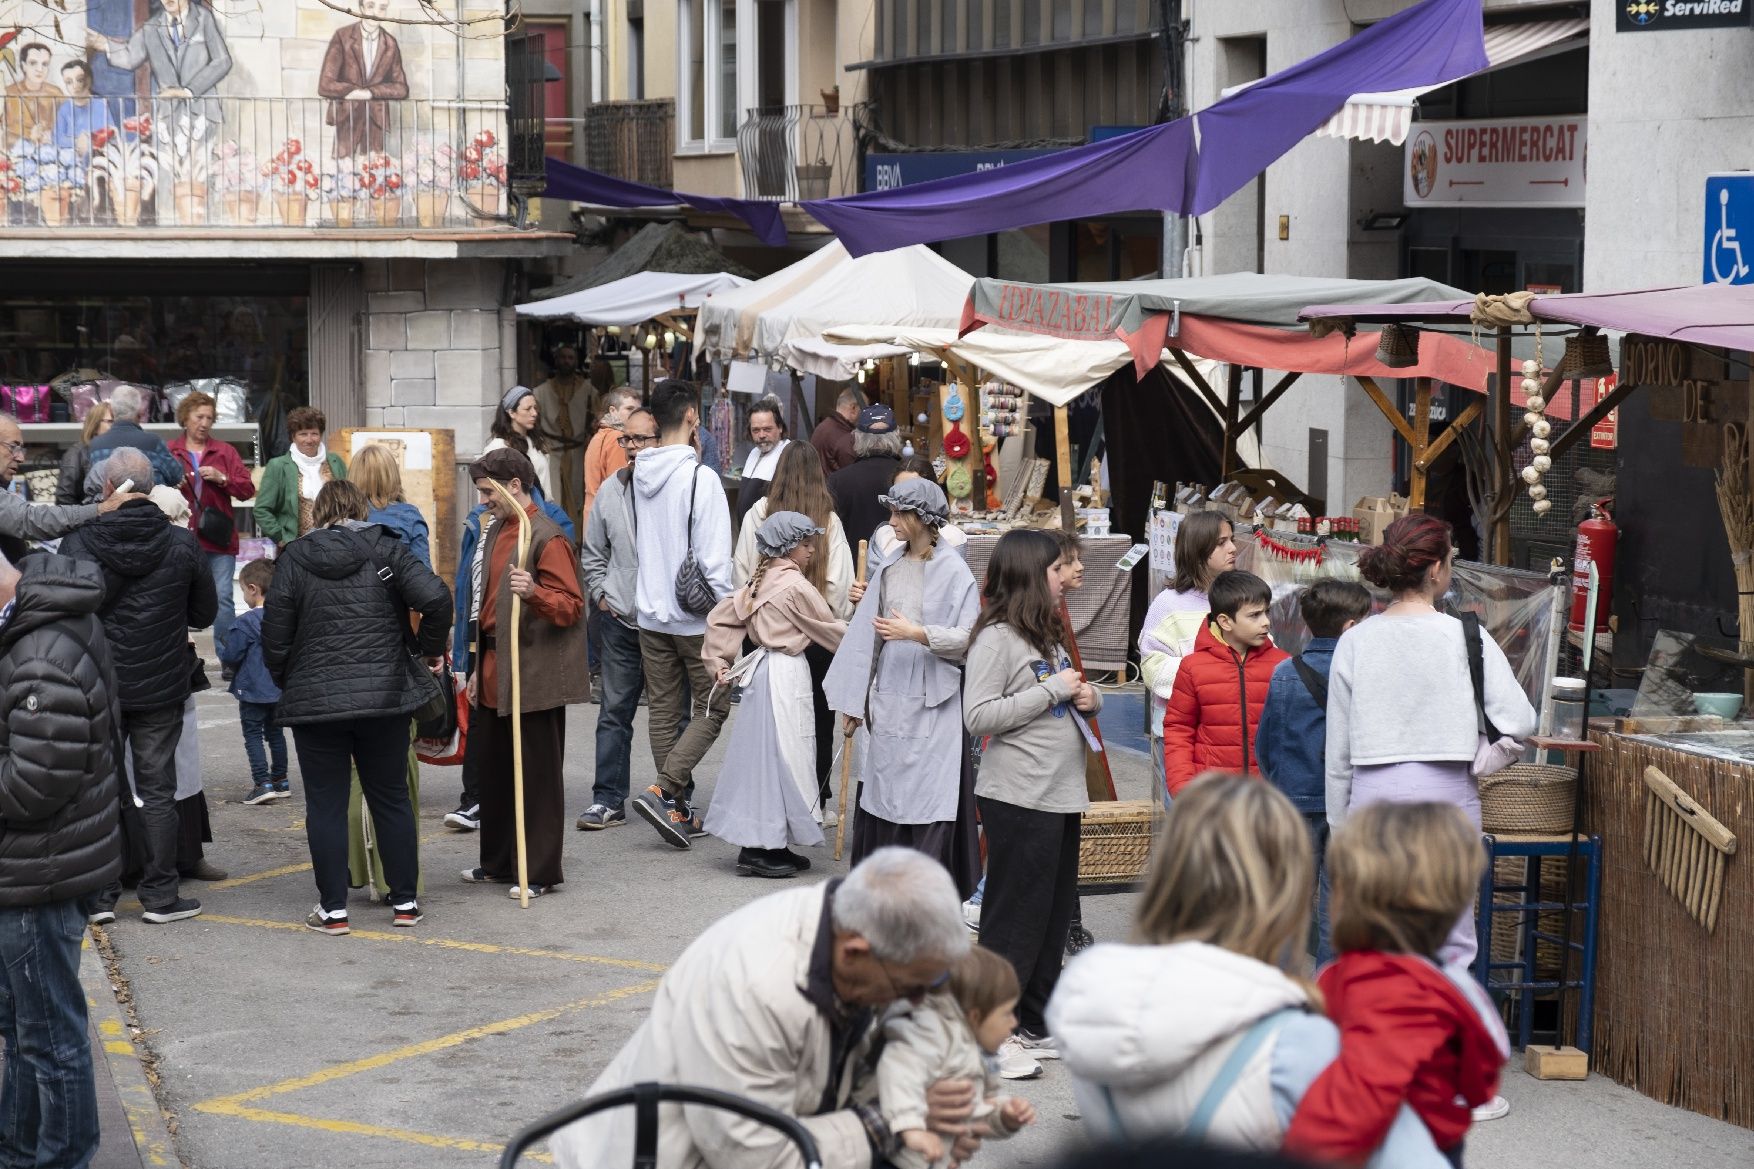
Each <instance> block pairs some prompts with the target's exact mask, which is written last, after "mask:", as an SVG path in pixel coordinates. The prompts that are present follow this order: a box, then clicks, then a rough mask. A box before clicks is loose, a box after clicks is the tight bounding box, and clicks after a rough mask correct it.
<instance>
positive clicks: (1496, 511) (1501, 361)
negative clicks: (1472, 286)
mask: <svg viewBox="0 0 1754 1169" xmlns="http://www.w3.org/2000/svg"><path fill="white" fill-rule="evenodd" d="M1512 364H1513V363H1512V361H1511V352H1510V330H1509V329H1508V328H1505V327H1500V328H1499V330H1498V378H1497V384H1496V385H1495V386H1494V387H1493V390H1494V393H1493V395H1492V426H1491V435H1490V457H1489V458H1488V459H1487V463H1488V465H1489V466H1490V467H1491V468H1492V490H1491V492H1490V494H1489V496H1488V498H1489V499H1490V500H1491V501H1492V505H1491V515H1490V516H1488V517H1487V532H1488V534H1489V535H1490V536H1491V539H1490V541H1489V543H1490V546H1491V548H1492V563H1494V564H1509V563H1510V505H1511V502H1512V501H1513V500H1514V499H1515V498H1516V476H1515V474H1513V473H1512V462H1511V448H1510V379H1511V378H1512V377H1513V376H1514V370H1513V369H1512Z"/></svg>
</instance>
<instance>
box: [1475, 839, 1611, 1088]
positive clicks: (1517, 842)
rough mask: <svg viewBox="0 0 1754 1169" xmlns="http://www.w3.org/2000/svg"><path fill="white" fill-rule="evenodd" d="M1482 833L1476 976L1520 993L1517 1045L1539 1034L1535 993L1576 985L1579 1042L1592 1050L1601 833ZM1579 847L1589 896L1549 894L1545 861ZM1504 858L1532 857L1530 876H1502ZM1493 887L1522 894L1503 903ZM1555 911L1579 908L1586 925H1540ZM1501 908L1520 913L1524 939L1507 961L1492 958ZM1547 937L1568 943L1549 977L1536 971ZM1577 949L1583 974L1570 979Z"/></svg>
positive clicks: (1492, 988) (1572, 884)
mask: <svg viewBox="0 0 1754 1169" xmlns="http://www.w3.org/2000/svg"><path fill="white" fill-rule="evenodd" d="M1480 840H1481V843H1482V844H1483V845H1484V846H1485V849H1486V874H1485V876H1483V877H1482V878H1481V879H1480V902H1479V909H1478V910H1477V921H1476V932H1477V936H1478V937H1479V938H1480V949H1479V952H1478V954H1477V955H1476V956H1475V958H1474V977H1475V978H1476V979H1478V980H1479V982H1480V984H1481V985H1482V986H1484V987H1485V988H1486V989H1487V991H1488V992H1490V993H1492V994H1493V995H1495V996H1497V995H1500V994H1508V993H1512V992H1514V993H1515V994H1516V995H1517V996H1518V998H1519V999H1521V1004H1520V1009H1519V1010H1518V1011H1517V1046H1518V1047H1521V1048H1526V1047H1528V1046H1529V1041H1530V1039H1532V1038H1533V1035H1534V1025H1535V1022H1534V1011H1533V1009H1532V1008H1533V1004H1534V998H1535V996H1536V995H1537V994H1540V993H1542V992H1546V991H1560V992H1562V991H1566V990H1575V991H1577V993H1578V1004H1577V1006H1578V1011H1577V1041H1576V1043H1575V1044H1574V1046H1576V1047H1577V1048H1578V1049H1579V1050H1580V1051H1583V1052H1586V1053H1587V1052H1588V1051H1589V1049H1590V1031H1591V1022H1592V1016H1593V1012H1594V1010H1595V1002H1596V990H1595V986H1596V925H1597V911H1598V907H1599V905H1600V902H1601V885H1602V838H1601V837H1599V836H1580V837H1578V838H1577V839H1576V840H1575V842H1574V841H1573V838H1572V837H1571V836H1570V835H1562V836H1525V835H1513V834H1508V833H1491V832H1487V833H1483V834H1482V835H1481V837H1480ZM1574 848H1575V849H1576V856H1577V862H1578V863H1579V864H1581V865H1583V866H1584V873H1583V881H1582V884H1583V900H1582V901H1569V900H1560V901H1547V900H1543V893H1542V886H1541V865H1542V862H1543V861H1549V860H1557V861H1559V862H1561V863H1562V864H1563V863H1564V861H1565V859H1566V858H1567V857H1568V856H1570V855H1572V850H1573V849H1574ZM1501 859H1524V860H1526V861H1527V870H1526V876H1525V877H1524V879H1522V880H1520V881H1516V880H1513V881H1511V882H1510V883H1503V882H1501V880H1500V879H1499V878H1497V877H1496V876H1495V875H1494V873H1495V869H1496V864H1495V862H1497V861H1499V860H1501ZM1568 876H1570V874H1568ZM1565 888H1566V889H1568V890H1569V889H1575V888H1577V882H1576V881H1575V880H1568V881H1567V883H1566V886H1565ZM1495 894H1510V895H1512V896H1514V897H1515V898H1516V900H1514V901H1508V902H1500V901H1498V900H1497V898H1496V897H1495V896H1494V895H1495ZM1570 895H1571V894H1569V893H1568V892H1567V893H1561V894H1560V896H1561V897H1562V898H1564V897H1569V896H1570ZM1553 912H1560V913H1569V914H1581V915H1582V927H1583V928H1582V929H1581V930H1579V929H1577V928H1575V927H1574V928H1573V929H1571V930H1570V931H1569V932H1570V935H1571V936H1570V937H1569V938H1568V937H1565V936H1562V935H1560V934H1553V933H1549V932H1547V931H1545V930H1543V929H1541V928H1540V926H1541V922H1540V915H1541V914H1542V913H1553ZM1500 915H1509V916H1512V917H1513V918H1515V919H1516V930H1517V934H1518V936H1519V937H1520V939H1521V945H1520V946H1519V951H1520V957H1517V958H1515V959H1513V960H1509V961H1503V960H1495V959H1494V958H1493V957H1492V945H1491V938H1492V922H1493V919H1494V918H1496V917H1498V916H1500ZM1543 942H1544V943H1546V944H1548V945H1550V946H1555V947H1565V948H1566V949H1565V958H1566V960H1565V961H1564V962H1563V963H1562V964H1561V967H1560V970H1559V974H1558V976H1557V977H1556V978H1555V977H1548V978H1543V977H1541V976H1540V974H1539V973H1538V971H1537V968H1536V954H1537V950H1538V949H1539V946H1540V944H1541V943H1543ZM1573 955H1576V967H1577V971H1578V974H1577V976H1576V977H1575V978H1570V977H1568V974H1569V972H1570V970H1571V969H1572V966H1573V963H1572V961H1571V959H1572V956H1573Z"/></svg>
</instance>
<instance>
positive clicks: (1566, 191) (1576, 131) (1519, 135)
mask: <svg viewBox="0 0 1754 1169" xmlns="http://www.w3.org/2000/svg"><path fill="white" fill-rule="evenodd" d="M1750 2H1751V3H1754V0H1750ZM1588 138H1589V123H1588V121H1587V120H1586V119H1584V118H1582V117H1551V118H1490V119H1481V120H1478V121H1455V122H1446V121H1437V122H1417V123H1415V124H1414V125H1413V130H1412V132H1411V133H1410V134H1408V135H1407V145H1406V147H1405V151H1406V156H1405V159H1404V166H1403V168H1402V172H1401V179H1402V181H1401V188H1402V189H1401V197H1402V200H1403V202H1405V203H1406V205H1407V206H1408V207H1430V206H1455V205H1458V204H1466V205H1469V206H1474V207H1582V206H1583V205H1584V160H1585V157H1586V155H1587V153H1588Z"/></svg>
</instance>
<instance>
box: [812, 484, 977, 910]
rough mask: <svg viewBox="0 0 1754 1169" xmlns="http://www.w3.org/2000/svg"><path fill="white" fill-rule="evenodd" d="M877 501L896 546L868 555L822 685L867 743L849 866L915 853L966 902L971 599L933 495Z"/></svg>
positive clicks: (900, 490) (913, 493)
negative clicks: (890, 848)
mask: <svg viewBox="0 0 1754 1169" xmlns="http://www.w3.org/2000/svg"><path fill="white" fill-rule="evenodd" d="M879 498H880V501H881V502H882V503H883V504H884V505H885V506H886V507H888V508H889V524H888V525H887V527H888V528H890V529H891V530H893V532H894V533H895V536H896V540H895V541H894V542H889V541H881V542H878V543H876V544H874V546H873V547H872V549H871V553H872V556H871V560H872V564H871V568H870V572H871V578H870V580H869V581H868V582H867V583H866V584H865V585H864V586H863V588H862V589H861V586H859V585H857V584H855V585H854V586H853V591H852V592H851V593H849V596H851V597H853V598H854V599H855V600H857V601H858V609H857V610H856V611H855V612H854V613H853V619H852V621H851V622H849V623H848V625H847V636H846V639H845V640H844V641H843V642H842V643H841V648H840V652H839V653H838V654H836V655H835V659H834V665H833V666H831V667H830V668H829V671H828V677H827V678H826V679H825V680H824V682H823V685H822V688H823V690H824V692H825V693H826V694H827V695H828V704H829V706H830V707H832V708H833V709H834V710H837V711H839V712H840V713H841V715H842V717H843V718H844V719H846V720H847V724H848V725H853V726H857V725H860V724H863V725H864V727H865V728H866V730H867V732H868V734H869V741H868V747H867V751H866V759H865V766H864V768H863V771H862V772H861V774H862V776H863V782H862V783H861V784H860V786H859V799H858V818H857V819H856V820H855V821H854V822H853V853H852V863H853V864H858V863H859V861H860V860H861V859H862V858H864V857H865V856H867V855H869V854H870V853H871V852H873V851H875V850H876V849H878V848H881V847H883V846H884V845H886V844H899V845H904V846H906V847H909V848H915V849H918V850H919V851H921V852H923V853H925V854H926V855H928V856H931V857H935V858H936V859H937V860H938V861H939V862H940V863H941V864H942V865H943V866H944V867H945V868H946V869H947V870H949V872H950V874H951V876H952V877H954V878H955V879H956V882H957V886H958V889H959V891H960V892H961V893H962V895H963V896H965V897H966V896H967V895H968V893H969V891H970V890H971V889H972V888H973V885H974V881H975V880H976V879H977V878H978V876H979V874H978V872H975V871H974V868H975V865H974V863H973V862H974V861H975V857H974V856H973V855H972V854H971V850H970V849H969V848H968V847H967V846H966V845H965V846H963V847H960V848H959V847H958V840H959V837H960V836H962V835H966V836H968V837H969V838H971V839H972V832H969V833H965V834H959V833H958V831H957V821H958V814H957V813H958V809H959V808H966V806H967V805H969V804H971V803H972V800H970V799H966V798H965V796H964V790H963V789H964V782H963V780H964V770H965V768H966V765H967V761H968V748H967V740H966V737H965V734H964V732H963V727H962V668H961V667H962V659H963V655H964V654H965V653H966V652H967V651H968V631H969V629H971V628H972V627H973V625H974V620H975V617H976V616H978V615H979V613H980V597H979V589H978V588H977V586H976V585H975V579H974V574H973V573H972V572H970V571H969V568H968V564H967V562H966V561H964V559H963V558H962V557H961V556H958V555H955V554H952V553H946V552H944V551H943V549H944V547H945V546H946V545H945V543H944V541H943V539H942V529H943V528H944V524H945V522H946V521H947V520H948V519H949V516H950V510H949V502H948V501H947V500H946V499H945V498H944V491H943V489H942V488H940V487H939V486H938V485H937V484H936V483H934V482H932V481H931V480H930V479H926V478H912V479H906V480H899V481H897V482H896V483H895V484H894V485H893V486H892V487H891V488H890V489H889V492H888V494H886V495H883V496H881V497H879ZM880 530H881V529H880ZM967 818H968V819H969V820H970V822H971V824H972V816H970V817H967Z"/></svg>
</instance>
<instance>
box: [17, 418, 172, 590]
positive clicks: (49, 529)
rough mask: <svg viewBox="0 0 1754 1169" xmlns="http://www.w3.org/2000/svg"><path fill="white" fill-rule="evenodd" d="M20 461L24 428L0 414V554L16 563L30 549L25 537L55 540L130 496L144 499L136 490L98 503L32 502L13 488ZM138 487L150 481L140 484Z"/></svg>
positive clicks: (111, 508)
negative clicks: (63, 503) (64, 505)
mask: <svg viewBox="0 0 1754 1169" xmlns="http://www.w3.org/2000/svg"><path fill="white" fill-rule="evenodd" d="M23 462H24V431H22V430H20V429H19V426H18V419H16V418H14V417H13V416H12V415H10V414H0V554H4V555H5V557H6V559H8V560H10V561H11V562H12V563H14V564H17V563H18V561H19V559H20V558H21V557H23V556H24V554H25V553H26V552H28V551H29V550H30V546H29V544H27V543H26V541H28V540H56V539H59V538H60V537H62V536H65V535H66V534H67V533H68V532H71V531H72V530H73V529H74V528H77V527H78V526H79V525H81V524H85V523H90V522H91V521H92V520H94V519H96V518H97V517H98V516H100V515H105V514H107V513H109V512H112V511H115V510H116V509H117V508H118V507H121V506H122V505H123V504H124V503H127V502H128V501H129V500H133V499H145V498H146V496H145V495H144V494H143V493H142V492H139V491H130V492H129V493H128V494H126V495H122V494H116V495H113V496H111V497H110V498H108V499H106V500H104V501H103V502H102V503H88V504H81V505H78V506H74V507H58V506H54V505H50V504H45V503H32V502H30V497H29V496H28V495H26V494H20V493H19V491H18V490H17V489H15V488H14V486H13V483H12V477H13V476H14V475H15V474H17V472H18V467H19V464H21V463H23ZM140 486H141V487H142V488H147V487H151V486H152V484H150V483H142V484H140Z"/></svg>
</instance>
